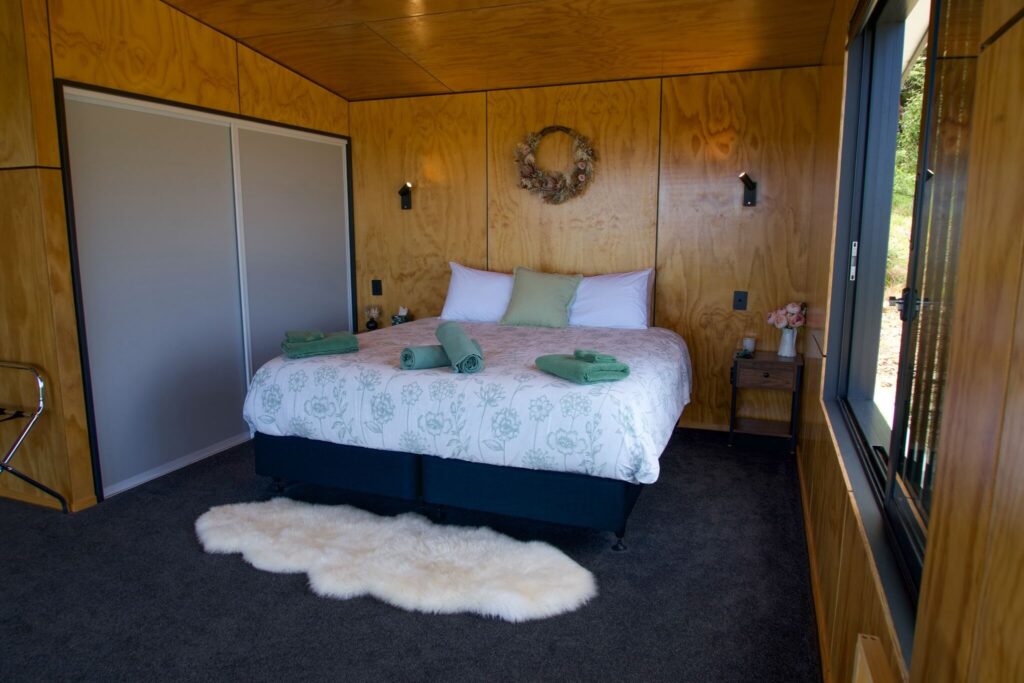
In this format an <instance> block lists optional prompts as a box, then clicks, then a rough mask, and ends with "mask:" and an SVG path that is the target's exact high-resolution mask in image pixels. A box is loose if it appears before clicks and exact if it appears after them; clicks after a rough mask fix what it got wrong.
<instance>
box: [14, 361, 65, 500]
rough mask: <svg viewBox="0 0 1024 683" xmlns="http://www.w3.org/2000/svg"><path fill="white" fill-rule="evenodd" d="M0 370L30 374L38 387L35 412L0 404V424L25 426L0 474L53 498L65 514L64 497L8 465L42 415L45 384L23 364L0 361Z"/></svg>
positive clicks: (40, 376) (36, 370)
mask: <svg viewBox="0 0 1024 683" xmlns="http://www.w3.org/2000/svg"><path fill="white" fill-rule="evenodd" d="M0 369H8V370H17V371H21V372H28V373H31V374H32V375H34V376H35V378H36V385H37V386H38V387H39V401H38V403H37V404H36V407H35V410H32V409H30V408H16V407H13V406H6V405H4V404H3V403H2V402H0V422H9V421H11V420H26V422H25V426H24V427H23V428H22V430H21V433H19V434H18V437H17V438H16V439H15V440H14V445H13V446H11V447H10V449H9V450H8V451H7V454H6V455H5V456H4V458H3V460H0V474H3V473H4V472H10V473H11V474H13V475H14V476H16V477H17V478H18V479H21V480H22V481H23V482H25V483H26V484H30V485H32V486H35V487H36V488H37V489H39V490H40V491H42V492H43V493H46V494H48V495H51V496H53V497H54V498H56V499H57V500H59V501H60V507H61V509H62V510H63V511H64V512H65V513H67V511H68V502H67V501H66V500H64V496H62V495H60V494H59V493H57V492H56V491H54V490H53V489H51V488H50V487H48V486H46V485H45V484H41V483H39V482H38V481H36V480H35V479H33V478H32V477H30V476H28V475H27V474H25V473H23V472H19V471H18V470H16V469H15V468H13V467H11V464H10V463H11V458H13V457H14V454H15V453H17V452H18V449H19V448H20V447H21V444H23V443H24V442H25V437H27V436H28V433H29V432H30V431H32V427H34V426H35V424H36V421H37V420H38V419H39V416H40V415H42V414H43V408H44V407H45V405H46V402H45V388H46V387H45V383H44V382H43V376H42V375H40V374H39V370H38V369H36V368H35V367H33V366H31V365H26V364H24V363H13V362H10V361H0Z"/></svg>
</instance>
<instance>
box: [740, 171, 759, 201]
mask: <svg viewBox="0 0 1024 683" xmlns="http://www.w3.org/2000/svg"><path fill="white" fill-rule="evenodd" d="M740 182H741V183H743V206H757V183H755V182H754V180H753V179H752V178H751V177H750V176H749V175H747V172H746V171H744V172H743V173H740Z"/></svg>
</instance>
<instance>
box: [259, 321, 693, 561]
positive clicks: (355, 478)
mask: <svg viewBox="0 0 1024 683" xmlns="http://www.w3.org/2000/svg"><path fill="white" fill-rule="evenodd" d="M440 322H441V321H440V320H439V319H437V318H430V319H425V320H419V321H415V322H411V323H406V324H403V325H399V326H395V327H388V328H384V329H380V330H376V331H373V332H367V333H364V334H361V335H360V336H359V341H360V350H359V352H358V353H354V354H344V355H332V356H320V357H314V358H307V359H299V360H289V359H287V358H285V357H283V356H282V357H278V358H275V359H273V360H271V361H269V362H268V363H267V364H266V365H264V366H263V367H262V368H260V370H259V371H258V372H257V373H256V374H255V376H254V377H253V381H252V384H251V386H250V389H249V392H248V395H247V397H246V400H245V407H244V417H245V419H246V421H247V422H248V423H249V425H250V426H251V428H252V429H253V430H254V431H255V432H256V436H255V444H256V469H257V472H258V473H259V474H262V475H265V476H271V477H274V478H276V479H282V480H298V481H305V482H310V483H317V484H324V485H330V486H336V487H340V488H346V489H352V490H356V491H360V492H365V493H374V494H380V495H387V496H392V497H397V498H404V499H407V500H417V501H422V502H424V503H427V504H430V505H436V506H452V507H461V508H468V509H474V510H482V511H486V512H494V513H498V514H505V515H513V516H518V517H526V518H530V519H539V520H542V521H550V522H557V523H563V524H571V525H578V526H586V527H591V528H596V529H604V530H608V531H613V532H615V533H616V535H617V536H618V537H619V544H618V545H621V538H622V536H623V535H624V533H625V523H626V519H627V518H628V516H629V513H630V511H631V510H632V507H633V505H634V503H635V502H636V499H637V497H638V496H639V493H640V490H641V488H642V486H644V485H647V484H651V483H653V482H654V481H656V480H657V478H658V474H659V462H658V459H659V457H660V455H661V453H662V452H663V450H664V448H665V446H666V444H667V443H668V440H669V438H670V437H671V435H672V431H673V429H674V428H675V425H676V422H677V421H678V419H679V416H680V414H681V413H682V410H683V408H684V407H685V406H686V404H687V403H688V402H689V399H690V378H691V368H690V358H689V353H688V351H687V348H686V344H685V342H684V341H683V340H682V338H680V337H679V336H678V335H677V334H675V333H674V332H671V331H669V330H664V329H660V328H649V329H641V330H629V329H610V328H592V327H567V328H561V329H546V328H523V327H508V326H502V325H498V324H496V323H463V327H464V329H465V330H466V333H467V334H468V335H469V336H470V337H472V338H474V339H476V340H477V341H479V343H480V345H481V346H482V348H483V350H484V357H485V361H486V368H485V370H484V371H483V372H480V373H476V374H459V373H453V372H452V371H451V370H450V369H449V368H437V369H431V370H415V371H409V370H400V369H399V367H398V357H399V353H400V351H401V350H402V349H403V348H404V347H406V346H415V345H421V344H432V343H436V340H435V337H434V331H435V329H436V328H437V325H438V324H439V323H440ZM575 348H596V349H600V350H601V351H603V352H606V353H611V354H613V355H615V356H616V357H618V358H619V360H621V361H623V362H625V363H627V364H629V366H630V368H631V373H630V376H629V378H627V379H626V380H623V381H621V382H608V383H601V384H595V385H577V384H573V383H571V382H568V381H565V380H562V379H560V378H557V377H554V376H551V375H548V374H545V373H543V372H541V371H540V370H538V369H537V368H536V366H535V365H534V362H533V361H534V359H535V358H536V357H538V356H540V355H543V354H548V353H567V352H568V353H571V352H572V350H573V349H575Z"/></svg>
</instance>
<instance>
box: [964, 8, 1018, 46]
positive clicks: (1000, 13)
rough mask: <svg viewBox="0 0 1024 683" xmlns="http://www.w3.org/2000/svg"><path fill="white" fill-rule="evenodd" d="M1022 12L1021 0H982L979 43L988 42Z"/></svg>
mask: <svg viewBox="0 0 1024 683" xmlns="http://www.w3.org/2000/svg"><path fill="white" fill-rule="evenodd" d="M1022 11H1024V2H1022V1H1021V0H984V2H983V3H982V14H981V29H980V31H979V33H978V35H979V38H980V41H979V42H984V41H987V40H990V39H991V38H992V36H993V35H994V34H995V33H996V32H997V31H999V30H1000V29H1002V28H1003V27H1005V26H1006V25H1007V24H1009V23H1010V22H1011V20H1012V19H1013V18H1014V17H1016V16H1017V15H1018V14H1019V13H1020V12H1022ZM975 16H977V15H975Z"/></svg>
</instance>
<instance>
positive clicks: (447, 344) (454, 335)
mask: <svg viewBox="0 0 1024 683" xmlns="http://www.w3.org/2000/svg"><path fill="white" fill-rule="evenodd" d="M435 334H436V335H437V340H438V341H439V342H441V346H442V347H443V348H444V352H445V354H446V355H447V356H448V360H449V361H450V362H451V364H452V368H454V370H455V372H465V373H467V374H472V373H474V372H480V371H481V370H483V369H484V354H483V352H482V351H481V350H480V346H479V345H478V344H476V343H475V342H473V340H472V339H470V338H469V337H467V336H466V332H465V330H463V329H462V325H460V324H458V323H457V322H453V321H448V322H444V323H441V324H440V325H438V326H437V332H436V333H435Z"/></svg>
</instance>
